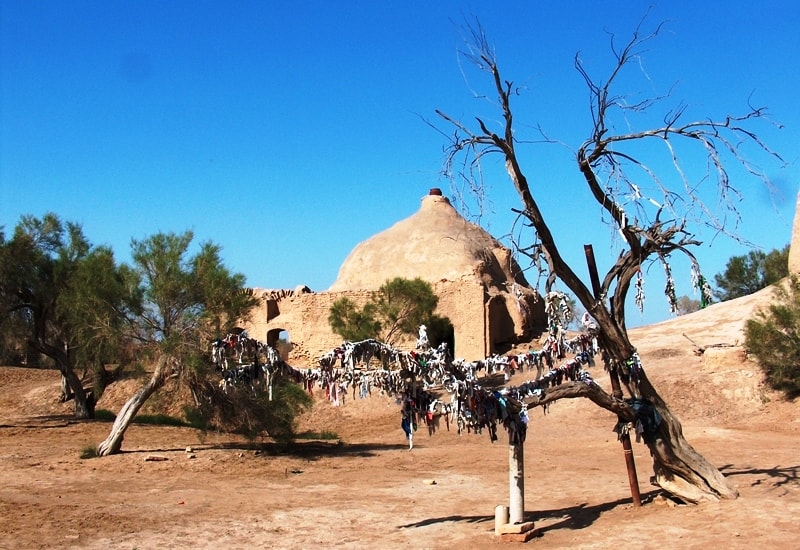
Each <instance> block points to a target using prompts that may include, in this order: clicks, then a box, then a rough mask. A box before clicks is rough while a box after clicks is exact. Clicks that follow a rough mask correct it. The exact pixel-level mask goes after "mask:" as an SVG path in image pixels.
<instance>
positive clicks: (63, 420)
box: [0, 414, 85, 428]
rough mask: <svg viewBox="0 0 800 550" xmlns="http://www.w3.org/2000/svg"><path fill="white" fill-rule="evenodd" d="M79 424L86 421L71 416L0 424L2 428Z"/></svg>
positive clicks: (41, 417)
mask: <svg viewBox="0 0 800 550" xmlns="http://www.w3.org/2000/svg"><path fill="white" fill-rule="evenodd" d="M79 422H85V420H79V419H76V418H75V416H73V415H70V414H43V415H39V416H25V417H20V418H15V419H13V420H12V421H10V422H9V423H7V424H0V428H64V427H66V426H69V425H71V424H77V423H79Z"/></svg>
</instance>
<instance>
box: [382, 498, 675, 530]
mask: <svg viewBox="0 0 800 550" xmlns="http://www.w3.org/2000/svg"><path fill="white" fill-rule="evenodd" d="M659 493H660V491H650V492H648V493H644V494H642V495H641V496H642V502H643V503H644V502H649V501H651V500H652V499H653V498H654V497H655V496H656V495H657V494H659ZM630 504H631V499H630V498H624V499H618V500H615V501H612V502H603V503H601V504H595V505H592V506H589V505H587V504H586V503H583V504H578V505H576V506H569V507H567V508H554V509H552V510H536V511H528V512H525V520H526V521H533V522H534V523H536V522H545V521H547V522H548V525H546V526H544V527H539V528H536V533H537V536H542V535H543V534H544V533H546V532H547V531H554V530H557V529H570V530H578V529H585V528H586V527H589V526H590V525H592V524H593V523H594V522H595V521H597V519H598V518H599V517H600V515H601V514H603V512H608V511H609V510H613V509H614V508H617V507H618V506H626V505H630ZM550 520H556V521H555V523H549V521H550ZM489 521H490V522H492V529H494V516H493V515H490V516H483V515H482V516H444V517H438V518H428V519H424V520H421V521H417V522H414V523H408V524H405V525H399V526H398V528H400V529H408V528H411V527H426V526H428V525H433V524H436V523H446V522H463V523H482V522H489Z"/></svg>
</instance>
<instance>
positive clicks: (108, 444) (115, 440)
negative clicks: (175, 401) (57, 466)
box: [97, 356, 167, 456]
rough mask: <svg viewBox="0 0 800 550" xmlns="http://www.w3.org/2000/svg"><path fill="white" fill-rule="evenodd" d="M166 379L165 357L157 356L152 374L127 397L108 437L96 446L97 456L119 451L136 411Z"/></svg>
mask: <svg viewBox="0 0 800 550" xmlns="http://www.w3.org/2000/svg"><path fill="white" fill-rule="evenodd" d="M166 379H167V358H166V357H164V356H162V357H161V358H159V360H158V363H157V365H156V369H155V371H154V372H153V376H151V377H150V380H149V381H148V382H147V384H145V385H144V386H143V387H142V388H141V389H140V390H139V391H137V392H136V393H135V394H133V396H132V397H131V398H130V399H128V401H127V402H126V403H125V404H124V405H123V406H122V408H121V409H120V411H119V414H117V418H116V419H115V420H114V424H113V425H112V426H111V433H109V434H108V437H107V438H106V439H105V440H104V441H103V442H102V443H100V445H98V446H97V454H98V456H108V455H111V454H115V453H118V452H120V450H121V449H122V439H123V437H124V436H125V431H126V430H127V429H128V427H129V426H130V425H131V422H133V419H134V418H135V417H136V413H138V412H139V409H141V408H142V405H144V404H145V402H146V401H147V400H148V399H149V398H150V396H151V395H153V393H154V392H155V391H156V390H158V389H159V388H160V387H161V386H163V385H164V382H165V381H166Z"/></svg>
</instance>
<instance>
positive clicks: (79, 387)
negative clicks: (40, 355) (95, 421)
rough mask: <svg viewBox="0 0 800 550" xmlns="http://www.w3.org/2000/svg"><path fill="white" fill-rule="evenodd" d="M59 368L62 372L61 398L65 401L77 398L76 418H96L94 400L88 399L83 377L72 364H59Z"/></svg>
mask: <svg viewBox="0 0 800 550" xmlns="http://www.w3.org/2000/svg"><path fill="white" fill-rule="evenodd" d="M58 370H59V371H60V372H61V392H62V396H61V398H62V400H64V401H66V400H68V399H69V398H70V397H73V398H74V399H75V418H78V419H87V418H94V401H93V400H90V399H87V395H86V391H85V390H84V389H83V383H82V382H81V379H80V378H78V375H77V374H75V371H74V370H73V369H72V367H70V366H67V365H64V364H59V367H58ZM65 386H66V388H65ZM66 391H69V392H71V394H72V395H71V396H70V395H68V394H67V393H66Z"/></svg>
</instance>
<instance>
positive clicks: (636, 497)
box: [583, 244, 642, 508]
mask: <svg viewBox="0 0 800 550" xmlns="http://www.w3.org/2000/svg"><path fill="white" fill-rule="evenodd" d="M583 251H584V253H585V254H586V263H587V264H588V266H589V278H590V279H591V281H592V291H593V292H594V298H595V300H599V299H600V277H599V276H598V274H597V263H596V262H595V259H594V249H592V245H590V244H585V245H583ZM608 374H609V378H610V379H611V395H613V396H614V397H615V398H616V399H622V396H623V395H622V387H621V386H620V383H619V375H618V374H617V371H616V369H613V368H610V369H608ZM620 420H621V419H620ZM620 440H621V441H622V451H623V454H624V455H625V466H626V467H627V469H628V483H629V484H630V486H631V497H632V498H633V505H634V506H635V507H637V508H638V507H639V506H641V505H642V496H641V494H640V493H639V479H638V477H637V476H636V463H635V462H634V460H633V448H632V446H631V436H630V435H629V434H628V432H625V433H623V434H620Z"/></svg>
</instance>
